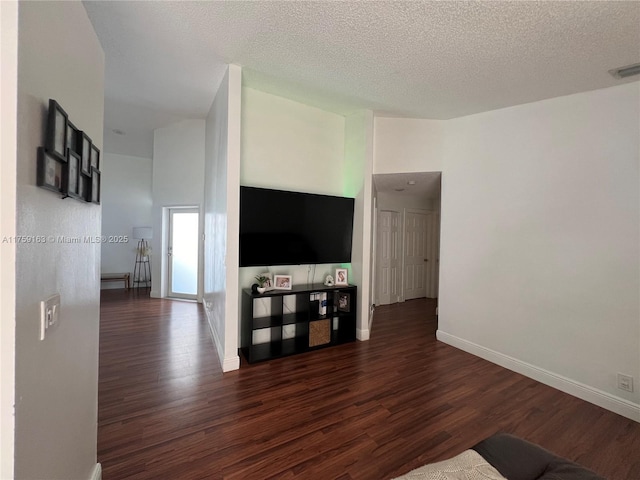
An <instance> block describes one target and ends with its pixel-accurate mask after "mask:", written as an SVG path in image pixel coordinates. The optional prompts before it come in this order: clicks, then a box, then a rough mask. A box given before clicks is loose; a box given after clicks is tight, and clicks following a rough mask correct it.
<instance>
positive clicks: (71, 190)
mask: <svg viewBox="0 0 640 480" xmlns="http://www.w3.org/2000/svg"><path fill="white" fill-rule="evenodd" d="M67 156H68V160H67V168H66V174H65V176H64V182H63V185H62V191H63V193H65V194H66V195H67V196H69V197H76V198H79V194H78V180H79V176H80V172H79V171H78V169H79V167H80V155H78V154H77V153H76V152H72V151H71V150H69V151H68V152H67Z"/></svg>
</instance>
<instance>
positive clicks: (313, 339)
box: [309, 319, 331, 347]
mask: <svg viewBox="0 0 640 480" xmlns="http://www.w3.org/2000/svg"><path fill="white" fill-rule="evenodd" d="M329 342H331V320H329V319H326V320H315V321H312V322H309V346H310V347H317V346H319V345H326V344H328V343H329Z"/></svg>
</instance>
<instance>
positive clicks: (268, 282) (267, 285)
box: [259, 272, 273, 292]
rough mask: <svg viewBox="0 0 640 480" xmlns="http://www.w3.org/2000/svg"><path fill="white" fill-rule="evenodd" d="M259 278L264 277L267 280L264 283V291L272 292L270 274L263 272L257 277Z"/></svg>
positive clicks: (271, 277)
mask: <svg viewBox="0 0 640 480" xmlns="http://www.w3.org/2000/svg"><path fill="white" fill-rule="evenodd" d="M259 276H260V277H265V278H266V279H267V280H266V281H265V282H264V285H262V286H263V287H264V291H265V292H268V291H269V290H273V276H272V275H271V272H264V273H261V274H260V275H259Z"/></svg>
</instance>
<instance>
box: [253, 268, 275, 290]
mask: <svg viewBox="0 0 640 480" xmlns="http://www.w3.org/2000/svg"><path fill="white" fill-rule="evenodd" d="M255 279H256V280H257V281H258V284H257V285H256V289H255V292H258V293H264V292H265V291H266V290H267V284H271V277H268V276H267V275H265V274H264V273H261V274H260V275H256V276H255ZM251 290H252V291H253V287H251ZM255 292H254V293H255Z"/></svg>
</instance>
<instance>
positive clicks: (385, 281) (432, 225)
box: [374, 172, 441, 305]
mask: <svg viewBox="0 0 640 480" xmlns="http://www.w3.org/2000/svg"><path fill="white" fill-rule="evenodd" d="M440 180H441V173H440V172H422V173H403V174H382V175H380V174H379V175H374V184H375V187H376V202H375V204H376V222H375V229H376V232H375V240H376V241H375V245H376V246H375V267H374V272H375V286H376V288H375V291H374V300H375V304H376V305H389V304H393V303H398V302H404V301H405V300H412V299H417V298H431V299H437V298H438V289H439V270H440Z"/></svg>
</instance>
